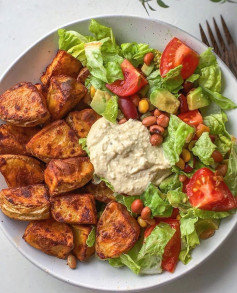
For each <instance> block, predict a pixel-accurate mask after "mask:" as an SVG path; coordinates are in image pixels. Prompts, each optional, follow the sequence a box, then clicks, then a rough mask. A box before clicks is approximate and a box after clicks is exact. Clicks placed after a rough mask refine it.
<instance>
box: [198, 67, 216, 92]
mask: <svg viewBox="0 0 237 293" xmlns="http://www.w3.org/2000/svg"><path fill="white" fill-rule="evenodd" d="M199 85H200V86H202V87H204V88H206V89H209V90H210V91H213V92H217V93H220V92H221V70H220V68H219V66H218V65H217V64H215V65H210V66H208V67H204V68H202V69H201V75H200V78H199Z"/></svg>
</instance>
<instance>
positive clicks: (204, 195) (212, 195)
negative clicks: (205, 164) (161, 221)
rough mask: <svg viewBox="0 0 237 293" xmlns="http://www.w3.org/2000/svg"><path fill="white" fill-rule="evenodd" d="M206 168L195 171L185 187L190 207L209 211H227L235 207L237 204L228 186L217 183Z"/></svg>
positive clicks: (212, 174)
mask: <svg viewBox="0 0 237 293" xmlns="http://www.w3.org/2000/svg"><path fill="white" fill-rule="evenodd" d="M214 176H215V174H214V173H213V172H212V171H211V170H210V169H208V168H201V169H199V170H198V171H196V172H195V173H194V175H193V177H192V178H191V180H190V181H189V183H188V184H187V186H186V189H187V194H188V198H189V201H190V203H191V205H192V206H194V207H197V208H200V209H203V210H209V211H219V212H221V211H228V210H231V209H234V208H236V207H237V202H236V199H235V198H234V196H233V195H232V193H231V191H230V190H229V188H228V186H227V185H226V184H225V183H224V182H223V181H221V182H219V181H218V182H217V181H215V178H214Z"/></svg>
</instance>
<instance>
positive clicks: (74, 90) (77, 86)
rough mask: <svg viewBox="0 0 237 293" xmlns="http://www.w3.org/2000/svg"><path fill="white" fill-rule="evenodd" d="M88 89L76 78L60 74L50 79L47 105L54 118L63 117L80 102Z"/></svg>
mask: <svg viewBox="0 0 237 293" xmlns="http://www.w3.org/2000/svg"><path fill="white" fill-rule="evenodd" d="M86 92H87V89H86V88H85V87H84V85H83V84H82V83H79V82H78V81H77V80H76V79H75V78H73V77H70V76H66V75H58V76H53V77H52V78H51V79H50V85H49V90H48V94H47V106H48V109H49V112H50V114H51V118H52V120H58V119H61V118H63V117H64V116H65V115H66V114H68V112H69V111H71V110H72V108H73V107H75V106H76V104H78V103H79V102H80V100H81V99H82V98H83V97H84V95H85V94H86Z"/></svg>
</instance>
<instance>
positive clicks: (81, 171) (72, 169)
mask: <svg viewBox="0 0 237 293" xmlns="http://www.w3.org/2000/svg"><path fill="white" fill-rule="evenodd" d="M93 172H94V168H93V165H92V164H91V162H90V159H89V158H88V157H78V158H69V159H65V160H51V161H50V162H49V164H48V166H47V168H46V169H45V172H44V177H45V182H46V184H47V185H48V187H49V192H50V195H56V194H59V193H64V192H68V191H71V190H74V189H77V188H79V187H82V186H83V185H85V184H86V183H87V182H89V181H90V180H91V179H92V176H93Z"/></svg>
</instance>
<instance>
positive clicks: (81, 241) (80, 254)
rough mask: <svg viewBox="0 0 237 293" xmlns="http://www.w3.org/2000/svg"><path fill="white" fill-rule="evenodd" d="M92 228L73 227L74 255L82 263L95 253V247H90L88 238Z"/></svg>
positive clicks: (84, 226) (83, 226)
mask: <svg viewBox="0 0 237 293" xmlns="http://www.w3.org/2000/svg"><path fill="white" fill-rule="evenodd" d="M92 228H93V227H92V226H87V225H72V231H73V242H74V248H73V254H75V256H76V257H77V258H78V259H79V260H80V261H82V262H84V261H87V260H88V258H89V257H90V256H92V255H93V254H94V253H95V246H92V247H88V245H87V244H86V241H87V238H88V236H89V234H90V232H91V230H92Z"/></svg>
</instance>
